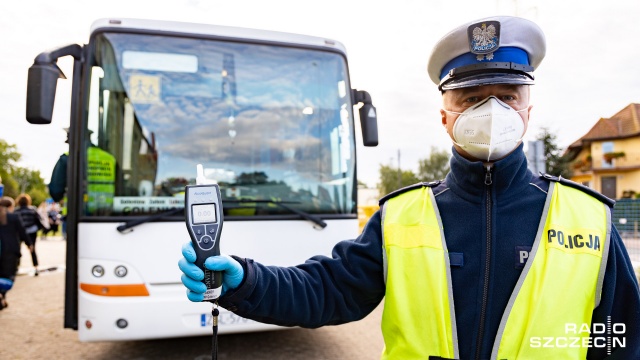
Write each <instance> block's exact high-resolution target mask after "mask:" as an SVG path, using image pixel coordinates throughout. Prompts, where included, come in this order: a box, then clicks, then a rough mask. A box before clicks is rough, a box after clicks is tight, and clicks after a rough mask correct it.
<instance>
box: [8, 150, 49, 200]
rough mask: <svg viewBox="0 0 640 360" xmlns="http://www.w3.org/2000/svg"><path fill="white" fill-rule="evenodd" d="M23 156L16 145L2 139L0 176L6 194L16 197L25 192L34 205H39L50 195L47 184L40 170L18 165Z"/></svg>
mask: <svg viewBox="0 0 640 360" xmlns="http://www.w3.org/2000/svg"><path fill="white" fill-rule="evenodd" d="M21 157H22V155H21V154H20V153H19V152H18V150H17V147H16V145H14V144H9V143H7V142H6V141H5V140H2V139H0V177H2V184H3V185H4V196H9V197H12V198H14V199H15V198H16V197H17V196H18V195H19V194H20V193H23V192H24V193H27V194H29V196H31V200H32V202H33V205H35V206H38V205H39V204H40V203H41V202H43V201H45V200H46V199H47V197H48V194H47V187H46V184H45V183H44V179H43V178H42V177H41V176H40V171H38V170H30V169H27V168H23V167H20V166H18V161H19V160H20V158H21Z"/></svg>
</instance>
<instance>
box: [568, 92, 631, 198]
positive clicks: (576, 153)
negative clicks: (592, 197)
mask: <svg viewBox="0 0 640 360" xmlns="http://www.w3.org/2000/svg"><path fill="white" fill-rule="evenodd" d="M639 115H640V104H629V105H628V106H626V107H625V108H623V109H622V110H620V111H619V112H618V113H616V114H615V115H613V116H611V117H610V118H601V119H600V120H598V122H597V123H596V124H595V125H594V126H593V127H592V128H591V130H589V132H587V134H586V135H584V136H583V137H581V138H580V139H578V140H577V141H575V142H574V143H573V144H571V145H570V146H569V147H568V148H567V151H566V153H565V154H566V155H567V156H568V157H569V159H570V160H571V167H572V170H573V176H572V178H571V180H573V181H576V182H578V183H581V184H583V185H586V186H588V187H590V188H592V189H595V190H597V191H599V192H601V193H602V194H604V195H605V196H608V197H610V198H612V199H620V198H635V196H636V194H637V195H638V196H640V118H639Z"/></svg>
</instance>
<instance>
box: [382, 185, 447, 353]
mask: <svg viewBox="0 0 640 360" xmlns="http://www.w3.org/2000/svg"><path fill="white" fill-rule="evenodd" d="M382 211H383V213H382V223H383V228H382V232H383V247H384V260H385V264H388V266H386V267H385V282H386V294H385V300H384V310H383V313H382V335H383V337H384V342H385V349H384V352H383V355H382V358H383V359H425V358H426V357H427V355H431V356H440V357H442V358H449V359H454V358H458V339H457V332H456V320H455V312H454V307H453V306H452V305H453V291H452V288H451V273H450V271H449V255H448V252H447V244H446V243H445V241H444V234H443V232H442V222H441V220H440V214H439V213H438V208H437V206H436V202H435V198H434V196H433V192H432V191H431V188H429V187H424V188H421V189H416V190H413V191H410V192H407V193H404V194H401V195H399V196H397V197H394V198H391V199H389V200H388V201H387V202H386V203H385V205H384V206H383V209H382Z"/></svg>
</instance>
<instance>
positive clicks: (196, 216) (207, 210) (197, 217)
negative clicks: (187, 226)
mask: <svg viewBox="0 0 640 360" xmlns="http://www.w3.org/2000/svg"><path fill="white" fill-rule="evenodd" d="M191 216H192V218H193V223H194V224H204V223H214V222H217V221H218V219H217V216H216V204H202V205H193V206H191Z"/></svg>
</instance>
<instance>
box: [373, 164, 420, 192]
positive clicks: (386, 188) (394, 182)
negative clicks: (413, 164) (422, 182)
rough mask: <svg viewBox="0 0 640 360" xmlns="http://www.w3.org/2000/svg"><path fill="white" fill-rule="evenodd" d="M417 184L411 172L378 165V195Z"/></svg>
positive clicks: (416, 179) (414, 175)
mask: <svg viewBox="0 0 640 360" xmlns="http://www.w3.org/2000/svg"><path fill="white" fill-rule="evenodd" d="M417 182H419V180H418V177H417V176H416V174H414V173H413V171H410V170H399V169H398V168H392V167H391V166H387V165H380V183H379V184H378V190H380V194H388V193H390V192H392V191H394V190H397V189H400V188H403V187H405V186H408V185H411V184H415V183H417Z"/></svg>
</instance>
